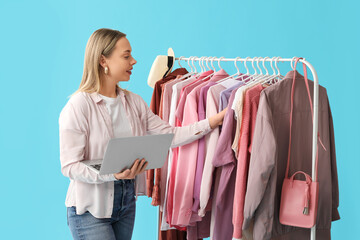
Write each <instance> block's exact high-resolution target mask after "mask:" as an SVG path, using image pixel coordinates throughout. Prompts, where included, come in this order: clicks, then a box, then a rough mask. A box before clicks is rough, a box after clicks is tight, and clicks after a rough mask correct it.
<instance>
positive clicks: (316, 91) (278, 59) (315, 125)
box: [175, 57, 319, 240]
mask: <svg viewBox="0 0 360 240" xmlns="http://www.w3.org/2000/svg"><path fill="white" fill-rule="evenodd" d="M294 59H295V57H293V58H281V57H273V58H269V57H265V58H263V57H254V58H249V57H247V58H240V57H236V58H224V57H220V58H217V57H188V58H186V57H179V58H175V60H178V61H179V65H180V61H181V60H185V61H187V62H188V64H189V62H190V61H192V63H193V62H194V61H199V63H200V62H202V63H203V61H207V62H208V61H211V63H212V62H213V61H218V64H219V67H220V61H222V62H234V63H235V66H236V62H245V64H246V62H252V66H253V68H254V61H256V62H257V66H258V67H259V65H258V64H259V61H261V62H263V63H265V62H271V63H272V62H273V61H275V66H276V68H277V62H290V63H291V66H292V63H293V61H294ZM299 62H302V63H305V65H306V66H307V67H309V69H310V70H311V73H312V75H313V77H314V80H313V81H314V100H313V101H314V106H313V107H314V118H313V137H312V174H311V175H312V179H313V181H316V180H317V179H316V174H315V163H316V150H317V132H318V116H319V80H318V76H317V73H316V71H315V68H314V67H313V66H312V65H311V64H310V63H309V62H308V61H306V60H305V58H301V59H300V60H299ZM180 66H181V65H180ZM189 66H190V65H189ZM236 67H237V66H236ZM254 69H255V68H254ZM259 69H260V67H259ZM277 69H278V68H277ZM260 71H261V69H260ZM255 73H257V72H256V69H255ZM315 239H316V225H314V227H312V228H311V240H315Z"/></svg>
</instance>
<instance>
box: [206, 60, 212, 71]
mask: <svg viewBox="0 0 360 240" xmlns="http://www.w3.org/2000/svg"><path fill="white" fill-rule="evenodd" d="M210 58H211V57H207V58H206V66H207V68H208V69H209V70H211V68H210V67H209V60H210Z"/></svg>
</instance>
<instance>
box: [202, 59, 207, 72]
mask: <svg viewBox="0 0 360 240" xmlns="http://www.w3.org/2000/svg"><path fill="white" fill-rule="evenodd" d="M206 58H207V57H206V56H204V57H203V59H202V61H201V64H202V66H203V68H204V72H206V71H207V69H206V66H205V64H204V61H205V59H206Z"/></svg>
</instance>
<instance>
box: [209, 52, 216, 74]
mask: <svg viewBox="0 0 360 240" xmlns="http://www.w3.org/2000/svg"><path fill="white" fill-rule="evenodd" d="M215 59H216V56H215V57H211V60H210V63H211V64H210V65H211V67H212V68H213V69H214V72H216V68H215V67H214V60H215Z"/></svg>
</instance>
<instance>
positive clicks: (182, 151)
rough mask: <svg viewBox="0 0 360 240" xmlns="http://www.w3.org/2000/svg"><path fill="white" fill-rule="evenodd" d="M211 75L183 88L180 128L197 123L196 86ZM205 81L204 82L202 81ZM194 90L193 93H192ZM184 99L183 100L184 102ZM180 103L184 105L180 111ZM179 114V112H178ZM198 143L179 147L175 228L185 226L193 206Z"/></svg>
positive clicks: (204, 74) (203, 76)
mask: <svg viewBox="0 0 360 240" xmlns="http://www.w3.org/2000/svg"><path fill="white" fill-rule="evenodd" d="M211 73H213V71H212V70H210V71H207V72H204V73H202V74H201V75H200V76H199V78H198V79H197V80H196V82H193V83H192V84H191V85H187V86H185V87H184V88H183V95H182V96H181V99H180V102H179V108H178V113H181V114H178V116H179V115H180V120H182V123H181V126H187V125H190V124H193V123H194V122H197V121H198V117H197V116H198V114H197V102H198V99H199V95H200V90H196V89H200V88H197V87H198V86H202V85H204V83H203V81H202V79H204V78H205V77H207V76H208V75H210V74H211ZM204 81H206V80H204ZM194 90H195V91H194ZM184 99H185V100H184ZM182 102H185V103H184V108H183V111H181V108H180V107H181V106H182ZM179 110H180V111H181V112H180V111H179ZM181 118H182V119H181ZM197 146H198V142H197V141H194V142H192V143H191V144H187V145H184V146H181V147H180V148H179V151H178V161H177V167H176V177H175V187H174V198H173V202H174V203H173V214H172V224H173V225H177V226H187V225H189V222H190V217H191V215H192V211H191V207H192V204H193V188H194V177H195V168H196V165H195V164H194V163H196V157H197Z"/></svg>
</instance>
